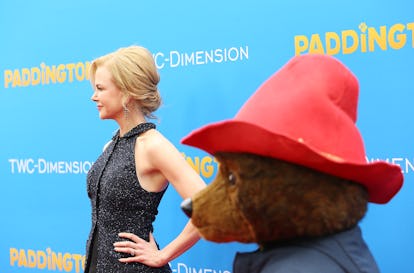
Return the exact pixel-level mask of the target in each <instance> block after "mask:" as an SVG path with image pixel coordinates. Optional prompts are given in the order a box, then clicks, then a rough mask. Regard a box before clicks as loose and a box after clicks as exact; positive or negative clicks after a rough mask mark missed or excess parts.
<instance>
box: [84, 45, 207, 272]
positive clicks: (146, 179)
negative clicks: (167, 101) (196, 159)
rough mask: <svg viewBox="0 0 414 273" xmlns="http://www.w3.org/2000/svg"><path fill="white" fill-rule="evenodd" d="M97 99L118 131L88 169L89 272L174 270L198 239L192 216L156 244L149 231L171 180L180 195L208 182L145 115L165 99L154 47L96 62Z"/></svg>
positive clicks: (128, 50) (93, 72) (150, 114)
mask: <svg viewBox="0 0 414 273" xmlns="http://www.w3.org/2000/svg"><path fill="white" fill-rule="evenodd" d="M90 77H91V83H92V85H93V88H94V93H93V96H92V98H91V99H92V100H93V101H94V102H95V103H96V105H97V108H98V111H99V116H100V118H101V119H113V120H115V121H116V122H117V123H118V125H119V130H118V131H117V133H116V134H115V136H114V137H113V138H112V141H111V142H110V143H109V144H108V145H107V146H106V148H105V150H104V151H103V153H102V154H101V156H100V157H99V158H98V159H97V160H96V162H95V163H94V165H93V166H92V168H91V170H90V171H89V173H88V177H87V183H88V185H87V186H88V195H89V197H90V199H91V205H92V228H91V232H90V236H89V240H88V243H87V252H86V257H87V258H86V263H85V272H89V273H91V272H105V273H110V272H171V269H170V268H169V265H168V262H169V261H171V260H172V259H174V258H176V257H178V256H179V255H181V254H182V253H183V252H185V251H186V250H187V249H189V248H190V247H191V246H193V245H194V244H195V243H196V242H197V241H198V240H199V239H200V237H199V234H198V232H197V231H196V229H195V227H194V226H193V225H192V224H191V222H189V223H188V224H187V225H186V226H185V228H184V229H183V231H182V232H181V233H180V234H179V235H178V236H177V237H176V238H175V239H174V240H173V241H171V242H170V243H169V244H168V245H167V246H166V247H164V248H163V249H161V250H159V249H158V247H157V244H156V242H155V240H154V238H153V236H152V232H153V226H152V223H153V222H154V220H155V216H156V214H157V212H158V211H157V208H158V205H159V203H160V201H161V198H162V196H163V194H164V193H165V191H166V189H167V186H168V184H169V183H171V184H172V186H173V187H174V188H175V190H177V192H178V193H179V194H180V195H181V196H182V197H183V198H187V197H190V196H192V195H193V194H194V193H196V192H197V191H199V190H201V189H202V188H204V187H205V183H204V182H203V180H202V179H201V178H200V176H199V175H198V174H197V173H196V172H195V171H194V170H193V169H192V168H191V167H190V166H189V165H188V164H187V162H186V161H185V159H184V157H183V156H182V155H181V153H180V152H179V151H178V150H177V149H176V148H175V147H174V146H173V145H172V144H171V143H170V142H169V141H168V140H167V139H166V138H165V137H164V136H163V135H162V134H161V133H160V132H159V131H157V130H156V129H155V125H154V124H153V123H149V122H147V118H154V116H153V112H154V111H155V110H157V109H158V107H159V106H160V104H161V98H160V94H159V91H158V89H157V84H158V82H159V80H160V79H159V75H158V72H157V69H156V66H155V62H154V60H153V57H152V55H151V53H150V52H149V51H148V50H147V49H145V48H143V47H139V46H130V47H126V48H120V49H118V50H117V51H115V52H113V53H110V54H108V55H105V56H102V57H100V58H98V59H96V60H95V61H94V62H93V63H92V65H91V73H90Z"/></svg>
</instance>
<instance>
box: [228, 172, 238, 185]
mask: <svg viewBox="0 0 414 273" xmlns="http://www.w3.org/2000/svg"><path fill="white" fill-rule="evenodd" d="M228 178H229V183H230V184H231V185H234V184H236V176H235V175H234V174H233V173H229V177H228Z"/></svg>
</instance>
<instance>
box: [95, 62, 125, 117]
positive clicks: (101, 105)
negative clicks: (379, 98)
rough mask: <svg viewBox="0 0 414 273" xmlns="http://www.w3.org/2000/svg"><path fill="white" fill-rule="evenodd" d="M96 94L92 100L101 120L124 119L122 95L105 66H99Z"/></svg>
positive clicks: (96, 75)
mask: <svg viewBox="0 0 414 273" xmlns="http://www.w3.org/2000/svg"><path fill="white" fill-rule="evenodd" d="M94 89H95V90H94V93H93V95H92V97H91V99H92V100H93V101H94V102H96V105H97V107H98V111H99V117H100V118H101V119H114V120H119V119H121V118H122V117H123V111H124V108H123V107H122V93H121V91H120V90H119V88H118V87H117V86H116V85H115V83H114V82H113V80H112V75H111V73H110V72H109V70H108V69H107V68H106V67H105V66H99V67H98V68H97V69H96V72H95V86H94Z"/></svg>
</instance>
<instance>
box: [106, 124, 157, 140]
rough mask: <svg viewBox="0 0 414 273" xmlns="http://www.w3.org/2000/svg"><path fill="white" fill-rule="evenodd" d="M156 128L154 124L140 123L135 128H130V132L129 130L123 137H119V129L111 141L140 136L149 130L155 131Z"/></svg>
mask: <svg viewBox="0 0 414 273" xmlns="http://www.w3.org/2000/svg"><path fill="white" fill-rule="evenodd" d="M155 128H156V126H155V124H154V123H152V122H144V123H140V124H138V125H137V126H135V127H134V128H132V129H131V130H129V131H128V132H126V133H125V134H124V135H123V136H120V135H119V129H118V130H117V131H116V134H115V135H114V136H113V137H112V139H113V140H115V139H117V138H121V139H122V138H130V137H133V136H136V135H140V134H142V133H144V132H146V131H148V130H150V129H155Z"/></svg>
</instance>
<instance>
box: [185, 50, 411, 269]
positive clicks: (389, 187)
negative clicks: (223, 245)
mask: <svg viewBox="0 0 414 273" xmlns="http://www.w3.org/2000/svg"><path fill="white" fill-rule="evenodd" d="M358 92H359V84H358V81H357V79H356V77H355V76H354V74H353V73H352V72H351V71H350V70H349V69H348V68H347V67H346V66H344V65H343V64H342V63H341V62H340V61H339V60H337V59H336V58H334V57H331V56H327V55H319V54H307V55H301V56H295V57H293V58H292V59H291V60H290V61H289V62H287V63H286V64H285V65H284V66H283V67H282V68H281V69H279V70H278V71H277V72H276V73H274V74H273V75H272V76H271V77H270V78H269V79H267V80H266V81H265V82H264V83H263V84H262V85H261V86H260V87H259V88H258V89H257V90H256V92H255V93H254V94H253V95H252V96H251V97H250V98H249V99H248V100H247V101H246V102H245V103H244V105H243V106H242V108H241V109H240V110H239V112H238V113H237V114H236V116H235V117H234V118H233V119H230V120H225V121H221V122H217V123H213V124H210V125H207V126H204V127H202V128H200V129H197V130H195V131H193V132H191V133H190V134H189V135H188V136H186V137H185V138H183V140H182V143H184V144H186V145H190V146H193V147H197V148H200V149H202V150H204V151H206V152H208V153H210V154H211V155H213V156H214V157H215V158H216V159H217V160H218V163H219V170H218V173H217V175H216V177H215V179H214V181H212V182H211V183H210V184H209V185H208V186H207V187H206V188H205V189H204V190H202V191H200V192H199V193H197V194H196V195H195V196H193V197H192V198H191V199H186V200H184V201H183V203H182V205H181V206H182V208H183V210H184V212H185V213H186V214H187V215H188V216H189V217H191V220H192V222H193V224H194V225H195V226H196V227H197V229H198V230H199V232H200V234H201V236H202V237H203V238H205V239H206V240H209V241H213V242H232V241H237V242H242V243H257V244H258V246H259V248H258V250H257V251H253V252H246V253H237V254H236V257H235V259H234V261H233V273H245V272H246V273H247V272H249V273H252V272H263V273H275V272H284V273H285V272H286V273H288V272H289V273H301V272H307V273H328V272H329V273H333V272H335V273H336V272H338V273H339V272H341V273H343V272H348V273H351V272H352V273H354V272H355V273H356V272H372V273H376V272H379V269H378V266H377V264H376V262H375V259H374V258H373V256H372V254H371V252H370V250H369V248H368V246H367V245H366V243H365V242H364V240H363V238H362V235H361V230H360V228H359V224H358V223H359V221H360V220H361V219H362V218H363V217H364V215H365V213H366V210H367V205H368V202H373V203H379V204H384V203H387V202H388V201H389V200H390V199H391V198H392V197H393V196H394V195H395V194H396V193H397V192H398V191H399V189H400V188H401V186H402V183H403V175H402V172H401V169H400V167H398V166H396V165H393V164H389V163H387V162H385V161H377V162H371V163H369V162H367V160H366V155H365V148H364V143H363V140H362V137H361V135H360V132H359V130H358V129H357V127H356V125H355V124H356V119H357V104H358ZM378 239H379V240H380V239H381V238H378Z"/></svg>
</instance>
